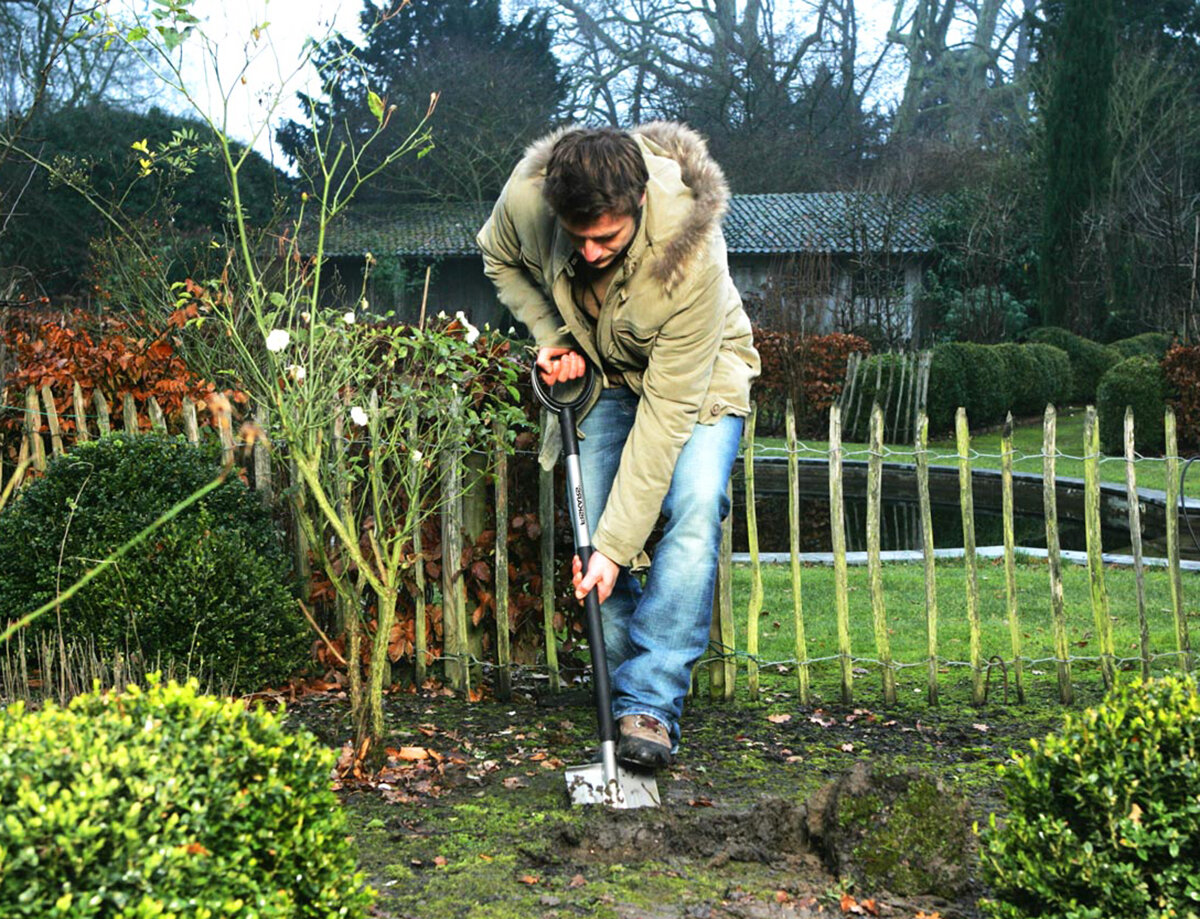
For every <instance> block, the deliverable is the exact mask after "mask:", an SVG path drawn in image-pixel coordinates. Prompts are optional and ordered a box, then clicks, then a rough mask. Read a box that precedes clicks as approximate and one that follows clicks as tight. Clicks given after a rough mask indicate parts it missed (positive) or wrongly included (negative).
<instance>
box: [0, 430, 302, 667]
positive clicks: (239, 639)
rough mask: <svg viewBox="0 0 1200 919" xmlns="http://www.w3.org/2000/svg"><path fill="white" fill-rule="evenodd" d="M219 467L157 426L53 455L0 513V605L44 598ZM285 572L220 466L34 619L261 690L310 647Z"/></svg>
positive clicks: (274, 541) (11, 613)
mask: <svg viewBox="0 0 1200 919" xmlns="http://www.w3.org/2000/svg"><path fill="white" fill-rule="evenodd" d="M218 469H219V466H218V463H217V460H216V457H215V455H214V454H213V453H210V452H206V451H204V450H202V449H200V448H197V447H193V446H191V445H190V444H188V443H186V442H184V441H182V440H179V439H174V438H166V437H159V436H154V435H138V436H133V437H131V436H128V435H123V434H122V435H113V436H110V437H106V438H103V439H101V440H99V441H94V442H91V443H86V444H81V445H79V446H78V447H77V448H76V449H74V450H73V451H72V452H70V453H68V454H67V455H65V456H61V457H58V458H56V459H55V460H54V461H53V462H51V463H50V465H49V467H48V469H47V470H46V474H45V475H44V476H43V477H41V478H39V479H37V480H36V481H34V482H31V483H30V484H29V485H28V486H26V487H25V489H23V490H22V492H21V493H20V496H19V498H18V499H17V500H16V501H15V502H14V503H13V504H12V505H11V506H10V507H8V508H7V509H6V510H5V511H4V512H3V513H0V545H3V546H4V547H5V551H4V552H3V553H0V612H2V613H3V614H4V615H5V616H6V617H9V618H16V617H17V616H20V615H23V614H25V613H27V612H29V611H31V610H34V609H37V608H38V607H40V606H42V605H43V604H45V603H46V602H47V601H50V600H53V598H54V597H55V596H57V595H58V594H59V593H60V592H61V591H62V590H63V589H65V588H67V587H69V586H70V585H71V584H72V583H74V582H75V581H76V580H77V579H78V578H79V577H81V576H82V575H83V574H84V573H86V572H87V571H88V570H89V569H91V568H93V567H95V566H96V565H97V564H98V563H99V562H100V561H101V560H103V559H104V558H106V557H107V556H108V555H110V554H111V553H112V552H113V551H114V550H115V549H116V548H118V547H119V546H121V545H122V544H124V543H125V542H127V541H128V540H129V539H131V538H132V537H134V536H135V535H136V534H138V533H139V532H140V531H141V530H142V529H143V528H144V527H146V526H147V525H148V524H150V523H152V522H153V521H154V520H156V519H157V518H158V517H159V516H160V515H161V514H162V513H163V512H164V511H166V510H168V509H169V508H171V507H172V506H173V505H175V504H176V503H178V502H179V501H182V500H183V499H185V498H187V497H188V496H190V495H192V494H194V493H195V492H196V491H197V490H198V489H200V488H201V487H203V486H204V485H206V484H208V483H209V482H211V481H212V480H213V478H214V477H215V476H216V474H217V472H218ZM289 584H290V573H289V564H288V559H287V556H286V554H285V553H284V552H283V551H282V548H281V546H280V541H279V537H278V533H277V532H276V529H275V526H274V523H273V522H272V520H271V518H270V516H269V515H268V514H267V513H266V512H265V511H264V509H263V507H262V504H261V502H260V501H259V499H258V498H257V497H256V496H255V495H254V494H253V493H251V492H250V491H249V489H247V488H246V487H245V485H243V484H242V482H240V481H239V480H238V479H237V478H236V477H233V476H231V477H230V478H229V479H227V480H226V481H225V482H224V483H223V484H222V485H221V486H220V487H218V488H217V489H215V490H214V491H212V492H210V493H209V494H208V495H206V496H205V497H204V498H202V499H201V500H200V501H199V502H197V503H196V504H195V505H193V506H191V507H189V508H188V509H186V510H185V511H183V512H182V513H181V514H180V515H179V516H177V517H176V518H174V519H173V520H172V521H170V522H169V523H167V524H166V525H164V526H163V527H162V528H160V529H159V530H158V531H156V532H155V533H154V534H152V535H151V536H150V537H149V538H148V539H146V540H144V541H143V542H142V543H140V544H139V545H138V546H136V547H134V548H133V549H131V550H130V551H129V552H128V553H126V554H125V555H124V557H122V558H121V559H119V560H118V561H116V562H115V563H113V564H111V565H109V566H108V567H107V568H106V569H105V570H104V571H103V572H102V573H101V574H100V575H98V576H97V577H96V578H95V579H93V580H92V581H91V582H90V583H89V584H87V585H86V586H85V587H84V588H83V589H82V590H80V591H79V592H78V593H77V594H75V596H73V597H71V598H70V599H68V600H67V601H65V602H64V603H63V604H62V606H61V609H60V610H57V611H56V612H55V614H53V615H45V616H42V617H41V618H40V619H39V620H36V621H35V622H34V623H33V624H32V626H31V629H32V631H33V637H34V638H36V637H37V635H38V634H39V633H41V634H45V633H46V632H47V631H48V630H52V631H53V632H54V633H55V635H56V636H57V634H58V632H59V630H60V629H61V633H62V637H63V639H64V641H65V642H67V643H68V644H70V643H76V642H80V641H86V642H88V643H90V644H91V645H93V646H94V649H95V652H96V653H98V654H100V655H105V656H107V655H112V654H118V653H119V654H122V655H126V656H129V655H133V656H135V657H140V659H141V660H142V661H144V662H147V663H149V664H151V665H153V666H169V665H170V664H171V663H172V662H174V663H175V664H177V665H179V666H191V667H192V668H193V670H194V672H199V673H202V674H205V675H212V676H214V677H215V678H216V679H217V680H218V681H219V682H220V684H221V685H222V686H225V687H227V688H229V689H237V690H243V689H258V688H261V687H262V686H263V685H265V684H267V683H271V682H275V681H280V680H283V679H286V678H287V677H288V676H290V675H291V674H292V673H294V672H295V670H296V668H297V667H298V666H299V665H300V664H301V663H302V662H303V660H304V658H305V655H306V653H307V648H308V645H309V641H308V639H307V637H306V631H305V629H304V623H303V620H302V618H301V616H300V615H299V611H298V610H297V608H296V604H295V601H294V599H293V597H292V594H291V591H290V589H289Z"/></svg>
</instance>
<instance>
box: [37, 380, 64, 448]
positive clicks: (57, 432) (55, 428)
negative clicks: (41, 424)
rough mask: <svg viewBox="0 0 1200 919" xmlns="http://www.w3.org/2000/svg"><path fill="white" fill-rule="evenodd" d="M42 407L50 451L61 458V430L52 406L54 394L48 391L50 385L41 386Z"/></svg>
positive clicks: (55, 410) (55, 411)
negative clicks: (47, 430) (44, 413)
mask: <svg viewBox="0 0 1200 919" xmlns="http://www.w3.org/2000/svg"><path fill="white" fill-rule="evenodd" d="M42 407H43V408H44V409H45V412H46V427H47V428H48V429H49V431H50V450H51V452H52V453H53V455H54V456H62V455H63V453H64V452H65V451H64V450H63V439H62V429H61V428H60V427H59V424H58V409H57V408H55V406H54V393H53V392H51V390H50V384H49V383H44V384H42Z"/></svg>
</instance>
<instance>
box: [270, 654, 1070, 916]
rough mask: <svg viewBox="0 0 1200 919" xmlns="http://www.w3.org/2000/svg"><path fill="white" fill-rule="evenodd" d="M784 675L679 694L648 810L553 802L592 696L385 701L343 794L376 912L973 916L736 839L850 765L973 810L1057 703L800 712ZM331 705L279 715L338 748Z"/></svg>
mask: <svg viewBox="0 0 1200 919" xmlns="http://www.w3.org/2000/svg"><path fill="white" fill-rule="evenodd" d="M793 687H794V683H792V682H789V681H787V680H785V679H784V678H783V677H778V678H774V679H773V678H771V677H770V676H768V675H766V674H764V680H763V694H762V697H761V699H760V700H759V701H758V702H750V701H749V700H747V699H738V700H736V701H734V702H713V701H710V700H709V699H708V698H707V697H706V694H705V695H703V696H702V697H699V698H697V699H695V700H693V701H691V702H690V703H689V708H688V711H687V713H686V714H685V722H684V739H683V745H682V748H681V750H680V754H679V757H678V760H677V763H676V764H675V766H673V767H672V768H671V769H670V770H669V771H667V772H664V773H661V774H660V775H659V777H658V783H659V789H660V792H661V793H662V795H663V799H664V806H663V808H661V809H659V810H658V811H656V812H653V813H651V812H647V811H631V812H613V811H609V810H606V809H604V808H600V807H574V808H573V807H570V806H569V805H568V801H567V796H566V790H565V789H566V784H565V781H564V777H563V769H564V768H565V766H567V765H578V764H582V763H586V762H587V761H588V757H589V756H590V754H591V752H592V750H593V749H594V739H593V730H594V721H593V715H592V709H591V706H590V703H589V702H588V700H587V698H586V697H584V696H581V695H580V694H578V693H576V694H574V695H573V696H572V695H568V696H567V698H566V704H561V703H560V704H539V703H538V702H537V701H536V700H535V698H534V693H533V692H532V691H529V692H528V693H520V692H518V693H517V694H516V695H515V696H514V698H513V699H512V700H511V701H507V702H500V701H493V700H487V701H484V702H477V703H468V702H466V701H463V700H460V699H458V698H454V697H449V696H445V695H440V694H439V695H433V694H429V693H420V694H404V693H397V694H394V695H391V696H389V698H388V703H387V704H388V719H389V724H390V726H391V731H392V734H391V736H390V737H389V740H388V745H389V749H390V758H389V760H388V765H387V766H386V767H385V768H384V770H383V772H382V773H380V776H379V777H378V778H377V779H376V780H375V782H374V783H373V784H369V785H366V786H361V787H358V788H356V789H353V790H349V789H348V790H347V791H346V792H345V793H344V801H345V805H346V807H347V810H348V812H349V814H350V818H351V823H352V827H353V832H354V834H355V838H356V841H357V845H358V847H359V852H360V861H361V865H362V868H363V869H364V870H365V871H366V872H367V873H368V875H369V877H370V878H371V882H372V884H373V885H374V886H375V887H376V889H377V890H378V891H379V893H380V898H379V904H378V910H379V914H380V915H381V916H383V917H388V919H410V917H412V919H416V917H428V916H437V917H439V919H453V917H463V919H466V917H470V919H483V917H488V919H492V917H494V919H508V917H513V919H518V917H519V919H526V917H545V919H566V917H575V916H595V917H614V919H634V917H646V919H684V917H712V919H719V917H757V916H810V915H812V916H816V915H841V914H843V911H844V910H843V901H842V899H841V898H842V896H843V894H849V895H850V897H852V898H853V899H852V900H850V901H846V902H847V903H848V904H850V905H852V906H853V905H855V904H862V903H864V902H867V901H874V902H873V903H871V906H872V908H874V909H875V910H876V914H878V915H884V916H900V917H917V916H920V915H921V914H922V913H923V914H924V916H926V917H932V916H935V915H936V916H939V917H941V919H948V917H952V916H960V917H974V916H978V915H979V913H978V911H977V909H976V906H975V899H976V897H977V896H978V894H979V893H980V891H978V890H974V891H973V892H972V893H971V894H969V895H964V896H963V897H961V898H959V900H957V901H945V900H937V899H935V898H928V897H927V898H915V899H914V898H910V899H908V900H904V899H901V898H898V897H895V896H893V895H891V894H889V893H888V892H887V891H886V890H863V889H858V888H855V887H854V886H853V883H852V882H851V881H849V880H848V879H840V878H838V877H836V876H834V875H833V874H831V873H830V872H829V871H828V870H827V869H826V868H825V867H824V865H822V863H821V861H820V859H819V858H818V857H817V856H815V855H813V854H812V853H810V852H806V851H800V850H794V851H789V850H788V849H787V848H786V847H782V848H779V849H776V850H774V851H767V849H764V848H763V845H762V844H760V845H758V847H757V848H756V847H755V846H754V845H742V844H740V842H739V839H738V838H737V837H738V836H741V835H746V836H754V835H755V834H756V833H757V834H758V839H759V842H760V843H761V841H762V839H766V840H768V842H767V843H766V846H767V848H768V849H769V847H770V842H769V840H770V839H771V838H772V837H770V836H769V835H766V836H763V835H762V834H761V833H759V830H760V827H759V826H758V824H761V823H762V822H764V820H766V819H767V818H768V817H771V816H772V815H777V814H778V813H780V812H781V811H784V810H787V809H788V808H792V807H795V808H798V809H800V810H801V812H802V806H803V803H804V802H805V801H806V800H807V799H808V798H809V796H811V795H812V794H813V793H814V792H815V791H817V790H818V789H819V788H820V787H821V786H822V785H824V784H825V783H827V782H829V781H830V780H832V779H834V778H836V777H837V776H839V775H841V774H843V773H844V772H845V771H846V770H848V769H849V768H850V767H851V766H852V765H853V764H854V763H855V762H859V761H866V762H871V763H873V764H876V765H879V764H882V765H886V766H889V767H895V768H896V769H897V770H903V769H910V768H916V769H918V770H920V771H921V772H922V773H924V774H928V775H929V776H930V777H937V778H939V779H941V781H942V782H943V783H944V785H945V786H946V787H947V788H948V789H951V790H957V791H959V792H961V793H962V794H964V795H965V796H966V797H967V799H968V801H969V804H970V818H969V819H971V820H972V821H974V820H979V821H981V822H982V821H985V820H986V815H987V814H988V813H989V812H990V811H992V810H996V809H997V808H999V807H1000V806H1001V801H1000V798H999V788H998V783H997V777H996V769H995V767H996V765H997V764H998V763H1000V762H1003V761H1004V760H1005V759H1007V758H1008V757H1009V755H1010V751H1011V750H1012V749H1014V748H1021V749H1024V748H1026V747H1027V741H1028V739H1029V738H1032V737H1038V736H1042V735H1044V734H1045V733H1047V732H1049V731H1052V730H1054V729H1055V728H1056V727H1057V726H1058V725H1059V723H1060V722H1061V718H1062V714H1063V709H1062V707H1061V706H1059V705H1057V704H1056V703H1054V702H1053V701H1052V699H1050V698H1049V697H1047V698H1045V699H1041V698H1036V699H1033V700H1030V701H1027V702H1026V703H1025V704H1022V705H1016V704H1004V703H1000V702H992V703H991V704H989V705H986V706H982V707H972V706H970V705H966V704H960V703H959V702H958V701H957V700H954V701H949V700H948V701H947V702H945V703H944V704H942V705H940V706H936V707H932V706H928V705H926V704H924V702H923V701H921V700H919V699H918V698H917V697H914V699H912V700H909V701H902V702H901V703H900V704H898V705H897V706H894V707H892V708H889V709H883V708H881V707H880V708H870V709H868V708H866V707H863V706H857V707H855V706H842V705H835V704H828V703H826V702H821V703H818V704H816V705H814V706H810V707H802V706H800V705H799V704H798V701H797V698H796V694H795V691H794V688H793ZM872 695H876V694H875V693H872ZM952 698H953V696H952V695H951V699H952ZM542 701H543V703H544V702H546V700H544V699H543V700H542ZM550 701H551V702H553V701H554V700H550ZM345 709H346V703H345V701H344V700H342V699H337V698H335V697H333V696H312V697H308V698H307V699H305V700H302V701H301V702H300V703H298V704H296V705H294V706H293V708H292V709H291V712H292V714H291V716H290V717H291V718H292V719H293V720H294V721H295V722H297V723H302V724H304V725H305V726H306V727H308V728H309V729H311V730H314V731H316V732H317V733H318V734H319V735H320V736H322V737H323V738H324V739H325V740H326V741H327V742H329V743H330V744H331V745H333V746H341V745H342V744H343V743H344V742H345V741H346V740H348V738H349V729H348V727H347V726H346V720H345V714H346V711H345ZM422 756H423V757H424V758H422ZM414 757H415V759H414ZM756 807H757V808H758V810H756ZM737 815H741V818H740V820H741V822H739V818H737ZM929 832H930V833H935V834H936V833H938V832H939V828H938V827H937V826H930V827H929ZM971 870H972V873H974V866H972V869H971ZM859 908H861V906H859ZM860 914H863V915H871V913H870V912H869V911H866V912H863V913H860Z"/></svg>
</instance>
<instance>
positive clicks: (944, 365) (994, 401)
mask: <svg viewBox="0 0 1200 919" xmlns="http://www.w3.org/2000/svg"><path fill="white" fill-rule="evenodd" d="M1009 391H1010V387H1009V380H1008V377H1007V373H1006V364H1005V360H1004V357H1003V356H1002V354H1001V352H1000V351H999V350H998V349H997V347H996V346H995V345H977V344H972V343H969V342H948V343H946V344H942V345H937V346H936V347H935V348H934V349H933V354H932V356H931V358H930V363H929V396H928V399H927V402H926V409H925V411H926V413H927V414H928V415H929V428H930V431H931V432H942V431H949V430H952V429H953V428H954V416H955V413H956V412H957V411H958V409H959V407H960V406H961V407H962V408H965V409H966V410H967V421H968V423H970V424H971V426H972V427H978V426H980V425H986V424H993V423H995V422H997V421H1001V420H1003V418H1004V414H1005V412H1006V411H1007V410H1008V406H1009V404H1010V399H1009Z"/></svg>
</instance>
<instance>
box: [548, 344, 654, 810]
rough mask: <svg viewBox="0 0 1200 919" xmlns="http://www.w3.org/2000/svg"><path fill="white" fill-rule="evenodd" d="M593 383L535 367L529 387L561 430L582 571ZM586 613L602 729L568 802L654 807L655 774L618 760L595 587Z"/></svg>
mask: <svg viewBox="0 0 1200 919" xmlns="http://www.w3.org/2000/svg"><path fill="white" fill-rule="evenodd" d="M595 384H596V373H595V370H594V369H593V368H592V367H591V365H588V366H587V369H586V373H585V375H584V377H583V378H582V379H580V380H578V381H572V382H568V383H566V384H557V386H548V385H547V384H545V383H544V382H543V381H542V380H541V378H540V376H539V373H538V368H537V367H536V366H535V367H534V368H533V391H534V394H535V395H536V396H537V398H538V401H540V402H541V403H542V404H543V405H544V406H546V408H547V409H548V410H549V411H551V412H554V413H555V414H556V415H558V422H559V429H560V430H561V432H562V454H563V466H564V467H565V469H566V474H567V490H568V495H569V498H570V503H571V507H570V514H571V532H572V535H573V537H574V542H575V554H576V555H577V556H578V557H579V562H580V565H581V566H582V570H583V571H584V572H586V571H587V569H588V564H589V562H590V561H591V559H592V555H593V549H592V537H591V534H590V533H589V531H588V522H587V503H586V501H585V500H584V495H583V474H582V473H581V471H580V466H579V438H578V437H577V436H576V430H575V412H576V411H577V410H579V409H581V408H582V407H583V406H584V405H586V404H587V401H588V399H589V397H590V396H591V393H592V389H593V387H594V386H595ZM572 385H574V386H575V389H576V391H575V392H574V393H573V394H572V396H571V398H569V399H567V398H558V397H557V396H556V394H555V393H554V392H553V391H552V390H554V389H555V388H558V387H563V386H565V387H566V388H568V389H570V388H571V386H572ZM584 609H585V611H586V614H587V634H588V650H589V652H590V653H591V656H592V679H593V686H594V689H595V703H596V723H597V727H598V729H599V735H600V761H599V762H592V763H589V764H588V765H586V766H571V767H569V768H568V769H567V793H568V794H569V795H570V798H571V803H572V804H603V805H607V806H608V807H615V808H636V807H658V806H659V805H660V804H661V803H662V799H661V798H660V797H659V794H658V784H657V783H656V782H655V780H654V776H653V774H648V773H635V772H633V771H631V770H629V769H625V768H624V767H622V766H620V765H619V764H618V763H617V728H616V724H615V723H614V719H613V714H612V686H611V684H610V683H609V674H608V658H607V656H606V655H605V651H604V623H603V620H602V618H601V615H600V597H599V595H598V593H597V591H596V588H595V587H593V588H592V589H591V590H590V591H588V594H587V596H586V597H585V598H584Z"/></svg>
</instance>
